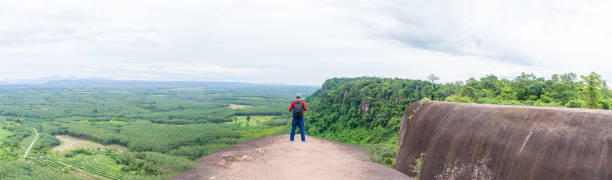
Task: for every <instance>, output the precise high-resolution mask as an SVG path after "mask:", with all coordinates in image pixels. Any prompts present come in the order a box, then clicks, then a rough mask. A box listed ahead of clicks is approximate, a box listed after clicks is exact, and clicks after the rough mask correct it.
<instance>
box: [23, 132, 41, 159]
mask: <svg viewBox="0 0 612 180" xmlns="http://www.w3.org/2000/svg"><path fill="white" fill-rule="evenodd" d="M34 133H36V137H34V140H32V143H30V147H28V150H26V152H25V154H23V158H26V157H28V153H30V149H32V146H34V143H36V140H38V131H37V130H36V128H34Z"/></svg>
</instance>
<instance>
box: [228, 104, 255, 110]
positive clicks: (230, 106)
mask: <svg viewBox="0 0 612 180" xmlns="http://www.w3.org/2000/svg"><path fill="white" fill-rule="evenodd" d="M249 107H251V106H249V105H240V104H230V105H229V106H227V108H230V109H244V108H249Z"/></svg>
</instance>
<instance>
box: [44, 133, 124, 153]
mask: <svg viewBox="0 0 612 180" xmlns="http://www.w3.org/2000/svg"><path fill="white" fill-rule="evenodd" d="M56 138H57V139H59V140H60V141H61V143H62V144H61V145H59V146H56V147H53V149H51V151H56V152H67V151H70V150H74V149H79V148H85V149H115V150H117V151H118V152H123V151H125V150H127V148H126V147H124V146H121V145H117V144H113V145H108V146H105V145H102V144H100V143H96V142H93V141H90V140H87V139H84V138H77V137H72V136H68V135H62V136H56Z"/></svg>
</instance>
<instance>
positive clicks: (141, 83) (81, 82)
mask: <svg viewBox="0 0 612 180" xmlns="http://www.w3.org/2000/svg"><path fill="white" fill-rule="evenodd" d="M0 86H5V87H6V86H27V87H115V86H121V87H202V86H206V87H214V86H223V87H255V86H258V87H261V86H269V87H274V86H293V87H310V88H314V87H315V86H302V85H283V84H257V83H246V82H217V81H145V80H111V79H104V78H99V79H66V78H58V77H45V78H39V79H25V80H5V81H0Z"/></svg>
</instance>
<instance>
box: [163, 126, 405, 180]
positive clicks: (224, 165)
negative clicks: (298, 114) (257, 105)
mask: <svg viewBox="0 0 612 180" xmlns="http://www.w3.org/2000/svg"><path fill="white" fill-rule="evenodd" d="M298 138H299V135H298ZM306 140H307V142H298V141H296V142H293V143H290V142H289V135H287V134H284V135H277V136H268V137H263V138H259V139H254V140H250V141H246V142H242V143H239V144H236V145H234V146H231V147H228V148H225V149H223V150H221V151H219V152H216V153H213V154H210V155H208V156H205V157H202V158H200V159H199V160H198V167H197V168H196V169H194V170H192V171H190V172H187V173H185V174H183V175H180V176H177V177H175V178H174V179H177V180H182V179H266V180H268V179H271V180H274V179H279V180H280V179H318V180H325V179H330V180H331V179H333V180H336V179H368V180H370V179H384V180H392V179H411V178H410V177H408V176H406V175H404V174H402V173H401V172H399V171H396V170H394V169H391V168H388V167H385V166H383V165H380V164H377V163H374V162H371V161H369V160H368V155H367V153H368V151H367V149H365V148H362V147H358V146H353V145H348V144H343V143H339V142H335V141H330V140H325V139H319V138H314V137H310V136H308V137H306Z"/></svg>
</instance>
